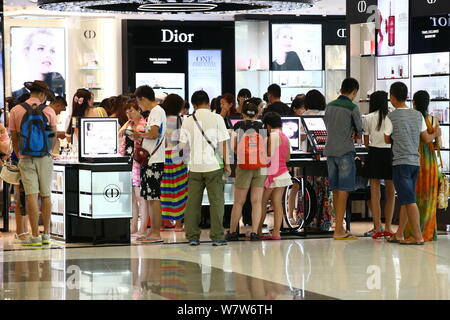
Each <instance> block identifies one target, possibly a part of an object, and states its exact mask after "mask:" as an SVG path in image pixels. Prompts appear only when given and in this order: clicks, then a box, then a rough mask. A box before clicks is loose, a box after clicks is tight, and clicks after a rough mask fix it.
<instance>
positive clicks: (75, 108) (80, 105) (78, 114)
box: [66, 89, 108, 142]
mask: <svg viewBox="0 0 450 320" xmlns="http://www.w3.org/2000/svg"><path fill="white" fill-rule="evenodd" d="M107 117H108V114H107V113H106V110H105V109H103V108H102V107H95V106H94V94H93V93H92V92H90V91H89V90H86V89H78V90H77V92H75V94H74V96H73V99H72V116H71V118H70V123H69V127H68V128H67V131H66V137H67V138H68V140H69V142H71V140H72V135H75V136H78V129H77V128H73V127H74V126H75V125H76V124H75V123H73V121H75V119H79V118H107ZM74 118H75V119H74ZM77 121H78V120H77ZM75 141H77V140H76V139H75ZM75 141H74V142H75Z"/></svg>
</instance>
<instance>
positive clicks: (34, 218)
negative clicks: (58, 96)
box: [9, 80, 57, 246]
mask: <svg viewBox="0 0 450 320" xmlns="http://www.w3.org/2000/svg"><path fill="white" fill-rule="evenodd" d="M24 85H25V87H26V88H27V89H28V90H29V91H30V98H29V99H28V100H27V101H26V102H25V103H26V104H27V105H28V106H29V107H32V108H33V106H41V105H43V104H44V103H45V102H46V101H47V100H53V99H55V96H54V94H53V92H52V91H51V90H50V88H49V86H48V84H47V83H46V82H44V81H39V80H36V81H34V82H26V83H25V84H24ZM26 114H27V109H26V108H25V107H24V106H23V105H18V106H16V107H14V108H13V110H12V111H11V118H10V127H9V129H10V131H11V137H12V145H13V149H14V152H15V154H16V155H19V158H20V161H19V169H20V175H21V179H22V183H23V186H24V189H25V195H26V208H27V212H28V215H29V220H30V225H31V232H32V235H31V237H29V238H28V239H26V240H24V241H23V242H22V243H23V245H29V246H41V245H43V244H50V216H51V208H52V203H51V181H52V174H53V160H52V157H51V155H50V153H51V149H52V148H53V143H52V142H53V141H54V139H52V138H53V137H54V135H55V134H56V124H57V119H56V114H55V111H54V110H53V109H52V108H50V107H45V108H43V109H42V114H43V116H42V117H40V118H39V119H40V120H35V121H39V123H41V124H42V126H43V125H44V122H45V127H44V128H45V129H43V130H45V133H43V132H39V135H38V136H34V137H32V136H30V135H27V133H26V132H25V133H24V135H22V136H21V132H22V130H25V129H29V128H30V126H27V125H26V124H27V123H28V121H24V123H22V120H23V119H24V117H26ZM41 121H42V122H41ZM28 132H35V131H31V130H30V131H28ZM47 134H48V135H49V136H48V138H47ZM40 137H43V138H40ZM22 139H27V140H29V141H31V140H33V141H36V142H38V144H39V145H40V144H41V143H46V144H47V146H48V150H41V151H42V153H39V156H33V155H34V154H35V153H33V152H30V150H29V149H30V148H32V147H33V143H30V144H29V146H30V148H22V149H21V146H23V144H22V142H23V140H22ZM27 145H28V144H27ZM33 149H34V148H33ZM31 150H32V149H31ZM21 153H22V154H21ZM44 153H45V155H44ZM36 154H37V153H36ZM41 155H43V156H41ZM39 196H40V197H41V201H42V206H41V208H39V203H38V197H39ZM39 212H42V218H43V222H44V234H43V235H42V237H39V227H38V224H39Z"/></svg>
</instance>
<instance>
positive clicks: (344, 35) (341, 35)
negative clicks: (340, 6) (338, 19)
mask: <svg viewBox="0 0 450 320" xmlns="http://www.w3.org/2000/svg"><path fill="white" fill-rule="evenodd" d="M337 36H338V37H339V38H347V29H345V28H342V29H338V31H337Z"/></svg>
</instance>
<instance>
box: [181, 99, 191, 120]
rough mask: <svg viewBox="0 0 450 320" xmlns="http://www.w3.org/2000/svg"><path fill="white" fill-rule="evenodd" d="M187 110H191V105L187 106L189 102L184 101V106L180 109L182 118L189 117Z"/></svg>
mask: <svg viewBox="0 0 450 320" xmlns="http://www.w3.org/2000/svg"><path fill="white" fill-rule="evenodd" d="M189 109H191V105H190V104H189V101H187V100H185V101H184V105H183V109H181V112H180V115H181V116H182V117H183V116H187V115H189Z"/></svg>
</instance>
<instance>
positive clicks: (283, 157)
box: [258, 112, 292, 240]
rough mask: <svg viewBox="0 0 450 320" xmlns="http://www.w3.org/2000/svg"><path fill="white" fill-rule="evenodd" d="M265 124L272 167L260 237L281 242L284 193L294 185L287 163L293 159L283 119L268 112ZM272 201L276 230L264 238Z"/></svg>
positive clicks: (264, 195) (263, 205)
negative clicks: (263, 233)
mask: <svg viewBox="0 0 450 320" xmlns="http://www.w3.org/2000/svg"><path fill="white" fill-rule="evenodd" d="M263 123H264V125H265V127H266V129H267V131H268V134H269V138H268V148H267V149H268V156H269V157H270V167H269V168H268V169H267V179H266V181H265V185H264V187H265V190H264V194H263V201H262V215H261V220H260V222H259V227H258V235H259V236H260V237H261V238H262V239H264V240H280V239H281V236H280V229H281V224H282V222H283V205H282V200H283V193H284V190H285V189H286V187H287V186H290V185H292V180H291V175H290V174H289V170H288V168H287V162H288V161H289V160H290V157H291V146H290V144H289V139H288V137H286V135H285V134H284V133H283V132H282V131H281V128H282V123H281V117H280V116H279V115H278V114H277V113H275V112H267V113H266V114H265V116H264V118H263ZM269 200H271V202H272V207H273V210H274V214H275V217H274V220H275V221H274V229H273V232H272V235H270V236H263V235H262V227H263V223H264V220H265V219H266V214H267V202H268V201H269Z"/></svg>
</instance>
